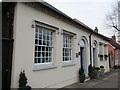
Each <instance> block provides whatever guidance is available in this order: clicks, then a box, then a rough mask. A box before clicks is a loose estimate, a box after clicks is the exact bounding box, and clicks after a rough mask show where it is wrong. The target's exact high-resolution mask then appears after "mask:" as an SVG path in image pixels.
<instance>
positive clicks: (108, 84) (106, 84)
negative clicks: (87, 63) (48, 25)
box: [64, 69, 120, 90]
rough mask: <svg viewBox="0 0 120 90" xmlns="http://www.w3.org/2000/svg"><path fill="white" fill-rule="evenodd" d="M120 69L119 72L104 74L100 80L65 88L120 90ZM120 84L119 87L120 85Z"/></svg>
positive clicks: (91, 80) (78, 83)
mask: <svg viewBox="0 0 120 90" xmlns="http://www.w3.org/2000/svg"><path fill="white" fill-rule="evenodd" d="M119 76H120V69H119V70H112V71H110V72H107V73H105V74H104V76H101V77H100V78H98V79H90V80H88V81H86V82H85V83H80V82H77V83H74V84H72V85H69V86H66V87H64V88H66V89H70V88H114V90H116V89H115V88H118V86H120V83H118V82H120V77H119ZM118 84H119V85H118ZM119 88H120V87H119Z"/></svg>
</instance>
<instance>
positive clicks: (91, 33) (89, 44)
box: [89, 33, 92, 65]
mask: <svg viewBox="0 0 120 90" xmlns="http://www.w3.org/2000/svg"><path fill="white" fill-rule="evenodd" d="M91 36H92V33H90V35H89V43H90V44H89V47H90V64H91V65H92V53H91V46H92V45H91Z"/></svg>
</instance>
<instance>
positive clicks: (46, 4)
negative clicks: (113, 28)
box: [36, 0, 108, 40]
mask: <svg viewBox="0 0 120 90" xmlns="http://www.w3.org/2000/svg"><path fill="white" fill-rule="evenodd" d="M36 1H38V0H36ZM38 3H39V4H41V5H43V6H45V7H47V8H49V9H51V10H52V11H54V12H56V13H58V14H60V15H62V16H63V17H65V18H67V19H69V20H71V21H73V23H75V24H78V25H80V26H82V27H84V28H86V29H87V30H88V31H90V32H91V33H94V34H96V35H98V36H100V37H101V38H103V39H105V40H108V39H107V37H106V36H104V35H102V34H99V33H97V32H95V31H94V30H93V29H91V28H90V27H88V26H87V25H85V24H84V23H82V22H81V21H76V20H75V19H72V18H71V17H69V16H68V15H66V14H65V13H63V12H61V11H60V10H58V9H56V8H55V7H53V6H52V5H50V4H48V3H47V2H38Z"/></svg>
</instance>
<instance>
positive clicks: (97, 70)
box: [94, 67, 101, 78]
mask: <svg viewBox="0 0 120 90" xmlns="http://www.w3.org/2000/svg"><path fill="white" fill-rule="evenodd" d="M100 73H101V70H100V68H99V67H95V71H94V75H95V78H99V77H100Z"/></svg>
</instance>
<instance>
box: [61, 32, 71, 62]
mask: <svg viewBox="0 0 120 90" xmlns="http://www.w3.org/2000/svg"><path fill="white" fill-rule="evenodd" d="M70 60H71V36H70V35H67V34H63V61H70Z"/></svg>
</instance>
